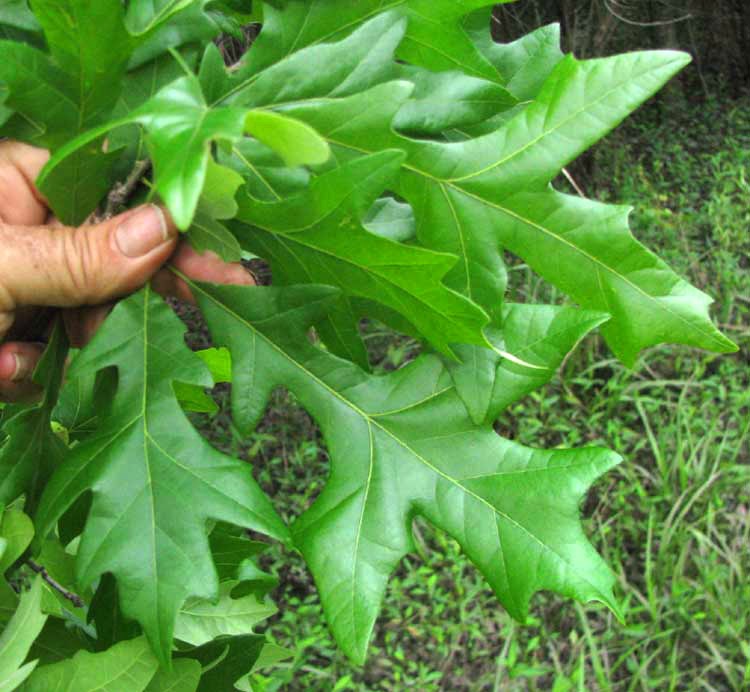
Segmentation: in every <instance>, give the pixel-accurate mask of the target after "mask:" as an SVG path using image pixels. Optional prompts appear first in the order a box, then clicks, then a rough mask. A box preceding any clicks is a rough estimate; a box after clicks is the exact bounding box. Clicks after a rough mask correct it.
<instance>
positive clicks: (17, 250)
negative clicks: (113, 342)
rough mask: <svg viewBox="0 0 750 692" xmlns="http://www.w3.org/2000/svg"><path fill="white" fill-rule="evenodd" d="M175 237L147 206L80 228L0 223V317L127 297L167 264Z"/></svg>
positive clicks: (155, 209)
mask: <svg viewBox="0 0 750 692" xmlns="http://www.w3.org/2000/svg"><path fill="white" fill-rule="evenodd" d="M176 236H177V230H176V228H175V226H174V223H172V221H171V220H170V219H169V218H168V216H167V215H165V213H164V212H163V211H162V210H161V209H160V208H159V207H156V206H154V205H151V204H149V205H145V206H142V207H139V208H137V209H134V210H131V211H129V212H126V213H125V214H122V215H120V216H116V217H114V218H112V219H109V220H107V221H104V222H102V223H99V224H96V225H92V226H82V227H80V228H68V227H61V228H57V229H50V228H48V227H45V226H34V227H30V228H22V227H19V226H2V225H0V247H2V248H3V253H2V256H0V313H2V312H9V311H12V310H14V309H15V308H17V307H19V306H23V305H51V306H58V307H77V306H81V305H98V304H101V303H105V302H107V301H109V300H112V299H113V298H116V297H119V296H122V295H125V294H127V293H130V292H132V291H134V290H136V289H137V288H139V287H140V286H141V285H143V284H144V283H145V282H146V281H147V280H148V279H149V278H151V276H152V275H153V274H154V273H155V272H156V271H157V270H158V269H159V267H161V265H162V264H164V262H166V260H167V259H168V258H169V256H170V255H171V254H172V252H173V250H174V247H175V243H176Z"/></svg>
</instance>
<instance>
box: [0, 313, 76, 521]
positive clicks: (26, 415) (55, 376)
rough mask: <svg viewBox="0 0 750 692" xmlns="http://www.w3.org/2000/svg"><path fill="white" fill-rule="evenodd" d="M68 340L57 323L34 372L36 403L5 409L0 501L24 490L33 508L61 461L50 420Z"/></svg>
mask: <svg viewBox="0 0 750 692" xmlns="http://www.w3.org/2000/svg"><path fill="white" fill-rule="evenodd" d="M67 352H68V344H67V339H66V338H65V333H64V330H63V329H62V325H61V324H59V323H58V324H57V326H56V327H55V329H54V331H53V333H52V336H51V337H50V342H49V345H48V346H47V349H46V350H45V352H44V355H43V356H42V359H41V360H40V361H39V364H38V365H37V367H36V370H35V371H34V375H33V379H34V381H35V382H36V383H37V384H39V385H41V386H43V387H44V396H43V398H42V400H41V401H40V402H39V403H37V404H30V405H23V404H14V405H12V406H9V407H8V408H7V409H6V410H5V412H4V413H5V418H4V420H5V421H6V422H5V424H4V426H3V431H4V432H5V433H6V434H7V436H8V437H7V439H6V440H5V441H4V442H3V443H2V446H0V502H3V503H8V502H11V501H12V500H15V499H16V498H17V497H18V496H19V495H21V494H22V493H25V494H26V496H27V505H26V506H27V509H29V508H31V509H33V508H34V507H36V503H37V502H38V500H39V496H40V494H41V492H42V489H43V487H44V483H46V481H47V479H48V478H49V476H50V475H51V473H52V472H53V470H54V469H55V468H56V467H57V466H58V465H59V464H60V463H61V461H62V458H63V456H64V454H65V444H64V443H63V442H62V440H61V439H60V438H59V437H58V436H57V435H55V433H54V432H53V431H52V428H51V425H50V421H51V417H52V410H53V409H54V407H55V404H56V401H57V396H58V393H59V391H60V384H61V382H62V378H63V370H64V366H65V358H66V355H67Z"/></svg>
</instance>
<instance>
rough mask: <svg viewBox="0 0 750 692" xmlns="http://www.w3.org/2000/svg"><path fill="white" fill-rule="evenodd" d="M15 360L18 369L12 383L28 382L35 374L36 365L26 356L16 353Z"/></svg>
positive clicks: (12, 377)
mask: <svg viewBox="0 0 750 692" xmlns="http://www.w3.org/2000/svg"><path fill="white" fill-rule="evenodd" d="M13 360H15V361H16V369H15V370H14V371H13V375H12V376H11V378H10V379H11V382H19V381H20V380H27V379H28V378H29V377H31V375H32V374H33V372H34V367H35V365H36V363H35V362H34V361H33V360H32V359H31V358H29V357H28V356H25V355H24V354H22V353H14V354H13Z"/></svg>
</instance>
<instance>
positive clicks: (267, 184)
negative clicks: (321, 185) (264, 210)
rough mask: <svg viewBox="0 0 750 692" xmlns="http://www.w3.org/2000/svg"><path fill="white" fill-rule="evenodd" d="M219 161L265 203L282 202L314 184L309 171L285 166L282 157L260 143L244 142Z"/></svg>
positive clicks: (238, 143) (251, 194) (254, 141)
mask: <svg viewBox="0 0 750 692" xmlns="http://www.w3.org/2000/svg"><path fill="white" fill-rule="evenodd" d="M219 160H220V161H221V162H222V163H223V164H224V165H225V166H228V167H231V168H232V170H235V171H237V172H238V173H240V175H242V177H243V178H244V179H245V182H246V187H247V192H248V194H249V195H250V196H251V197H254V198H255V199H258V200H261V201H264V202H274V201H279V200H281V199H282V198H284V197H291V196H293V195H295V194H299V193H301V192H302V191H304V190H305V189H306V188H307V186H308V185H309V183H310V173H309V172H308V171H307V169H306V168H303V167H302V166H298V167H296V168H289V167H288V166H284V165H283V163H282V161H281V159H280V158H279V156H278V155H277V154H276V153H275V152H274V151H273V150H272V149H270V148H269V147H267V146H266V145H265V144H262V143H261V142H259V141H258V140H257V139H250V138H247V139H244V140H242V141H240V142H237V144H235V145H233V146H232V150H231V152H230V153H228V154H225V155H222V154H221V152H219Z"/></svg>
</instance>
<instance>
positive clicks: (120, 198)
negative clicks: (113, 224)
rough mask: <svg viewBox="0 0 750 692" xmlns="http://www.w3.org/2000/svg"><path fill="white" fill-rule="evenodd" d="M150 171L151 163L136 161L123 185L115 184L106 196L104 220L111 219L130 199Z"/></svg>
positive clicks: (148, 161) (145, 160)
mask: <svg viewBox="0 0 750 692" xmlns="http://www.w3.org/2000/svg"><path fill="white" fill-rule="evenodd" d="M150 169H151V161H150V160H149V159H144V160H143V161H136V163H135V166H133V170H132V171H130V175H128V177H127V178H126V180H125V182H124V183H117V184H116V185H115V186H114V187H113V188H112V190H110V193H109V195H108V196H107V206H106V208H105V210H104V218H105V219H111V218H112V217H113V216H114V215H115V213H116V212H117V210H118V209H119V208H121V207H123V206H125V203H126V202H127V201H128V200H129V199H130V197H131V195H132V194H133V192H134V191H135V188H136V187H138V184H139V183H140V182H141V180H142V179H143V176H145V175H146V174H147V173H148V172H149V170H150Z"/></svg>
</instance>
